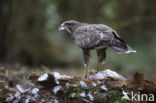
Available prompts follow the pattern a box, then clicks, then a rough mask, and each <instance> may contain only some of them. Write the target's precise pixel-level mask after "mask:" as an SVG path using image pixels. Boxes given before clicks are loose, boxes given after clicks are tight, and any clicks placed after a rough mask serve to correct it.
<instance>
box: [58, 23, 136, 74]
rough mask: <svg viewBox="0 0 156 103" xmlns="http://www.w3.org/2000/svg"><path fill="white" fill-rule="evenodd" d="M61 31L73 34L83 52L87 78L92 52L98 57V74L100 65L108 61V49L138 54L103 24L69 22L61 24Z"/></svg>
mask: <svg viewBox="0 0 156 103" xmlns="http://www.w3.org/2000/svg"><path fill="white" fill-rule="evenodd" d="M59 30H66V31H68V32H69V34H71V37H72V38H73V40H74V43H75V44H76V45H77V46H78V47H80V48H81V49H82V51H83V58H84V64H85V68H86V74H85V77H87V75H88V64H89V58H90V50H92V49H95V50H96V51H97V56H98V66H97V72H98V71H99V68H100V64H101V63H102V62H103V61H105V59H106V49H107V48H108V47H110V48H112V49H113V50H115V51H116V52H118V53H130V52H136V51H135V50H134V49H133V48H131V47H130V46H129V45H128V44H127V43H126V42H125V41H124V40H122V39H121V38H120V36H119V35H118V34H117V32H116V31H115V30H113V29H112V28H110V27H109V26H107V25H103V24H87V23H80V22H78V21H75V20H68V21H65V22H64V23H62V24H61V26H60V27H59Z"/></svg>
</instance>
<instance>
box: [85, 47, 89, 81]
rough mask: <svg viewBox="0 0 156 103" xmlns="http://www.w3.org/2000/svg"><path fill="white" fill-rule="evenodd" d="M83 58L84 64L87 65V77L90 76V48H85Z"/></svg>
mask: <svg viewBox="0 0 156 103" xmlns="http://www.w3.org/2000/svg"><path fill="white" fill-rule="evenodd" d="M83 59H84V66H85V70H86V73H85V78H87V77H88V65H89V59H90V50H88V49H83Z"/></svg>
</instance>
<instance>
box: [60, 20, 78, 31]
mask: <svg viewBox="0 0 156 103" xmlns="http://www.w3.org/2000/svg"><path fill="white" fill-rule="evenodd" d="M78 24H79V22H78V21H75V20H68V21H65V22H63V23H62V24H61V25H60V26H59V30H60V31H61V30H66V31H68V32H69V33H72V32H73V30H74V29H75V27H76V26H77V25H78Z"/></svg>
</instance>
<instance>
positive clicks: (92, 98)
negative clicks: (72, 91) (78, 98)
mask: <svg viewBox="0 0 156 103" xmlns="http://www.w3.org/2000/svg"><path fill="white" fill-rule="evenodd" d="M87 96H88V97H89V100H90V101H93V100H94V97H93V95H92V94H91V93H88V94H87Z"/></svg>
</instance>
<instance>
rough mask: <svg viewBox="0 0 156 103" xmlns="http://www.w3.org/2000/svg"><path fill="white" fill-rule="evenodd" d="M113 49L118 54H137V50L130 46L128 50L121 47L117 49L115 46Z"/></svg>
mask: <svg viewBox="0 0 156 103" xmlns="http://www.w3.org/2000/svg"><path fill="white" fill-rule="evenodd" d="M112 49H113V50H115V51H116V52H117V53H131V52H133V53H135V52H136V50H135V49H133V48H131V47H130V46H129V45H127V49H125V48H121V47H115V46H112Z"/></svg>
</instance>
